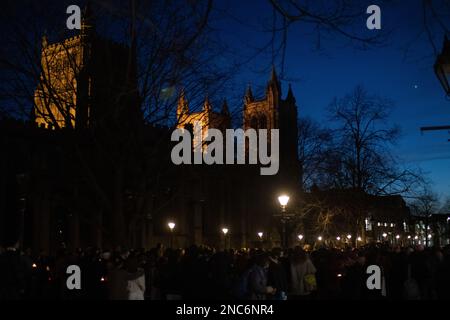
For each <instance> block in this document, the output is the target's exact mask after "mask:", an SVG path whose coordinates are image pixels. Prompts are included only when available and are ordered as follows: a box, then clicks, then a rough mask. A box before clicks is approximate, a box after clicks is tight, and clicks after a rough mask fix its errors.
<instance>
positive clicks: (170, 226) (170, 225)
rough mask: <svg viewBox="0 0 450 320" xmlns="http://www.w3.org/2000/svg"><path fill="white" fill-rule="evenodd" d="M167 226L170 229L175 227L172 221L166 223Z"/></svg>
mask: <svg viewBox="0 0 450 320" xmlns="http://www.w3.org/2000/svg"><path fill="white" fill-rule="evenodd" d="M167 226H168V227H169V229H170V231H172V230H173V229H175V223H174V222H169V223H168V224H167Z"/></svg>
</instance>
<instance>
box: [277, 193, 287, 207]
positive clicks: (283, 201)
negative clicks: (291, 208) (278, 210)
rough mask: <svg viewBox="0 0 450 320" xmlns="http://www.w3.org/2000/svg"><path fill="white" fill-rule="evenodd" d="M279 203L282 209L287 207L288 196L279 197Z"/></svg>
mask: <svg viewBox="0 0 450 320" xmlns="http://www.w3.org/2000/svg"><path fill="white" fill-rule="evenodd" d="M278 202H279V203H280V205H281V206H282V207H286V206H287V204H288V202H289V196H287V195H281V196H279V197H278Z"/></svg>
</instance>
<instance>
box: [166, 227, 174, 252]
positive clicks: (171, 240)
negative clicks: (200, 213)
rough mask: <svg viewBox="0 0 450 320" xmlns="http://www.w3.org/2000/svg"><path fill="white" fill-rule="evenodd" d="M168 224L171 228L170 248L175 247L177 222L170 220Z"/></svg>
mask: <svg viewBox="0 0 450 320" xmlns="http://www.w3.org/2000/svg"><path fill="white" fill-rule="evenodd" d="M167 226H168V227H169V229H170V248H171V249H172V247H173V229H175V222H172V221H170V222H169V223H168V224H167Z"/></svg>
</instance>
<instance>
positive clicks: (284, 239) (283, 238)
mask: <svg viewBox="0 0 450 320" xmlns="http://www.w3.org/2000/svg"><path fill="white" fill-rule="evenodd" d="M278 202H279V203H280V206H281V214H280V215H275V216H277V217H280V221H281V244H282V246H283V247H284V248H287V247H288V241H287V235H286V222H287V221H288V220H289V219H290V217H291V215H289V214H286V206H287V204H288V202H289V196H287V195H285V194H283V195H281V196H279V197H278Z"/></svg>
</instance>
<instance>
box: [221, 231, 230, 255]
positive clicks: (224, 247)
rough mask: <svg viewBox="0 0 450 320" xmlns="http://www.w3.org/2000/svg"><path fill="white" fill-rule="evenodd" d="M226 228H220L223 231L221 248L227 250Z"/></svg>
mask: <svg viewBox="0 0 450 320" xmlns="http://www.w3.org/2000/svg"><path fill="white" fill-rule="evenodd" d="M228 231H229V230H228V228H222V233H223V249H224V250H227V234H228Z"/></svg>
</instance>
